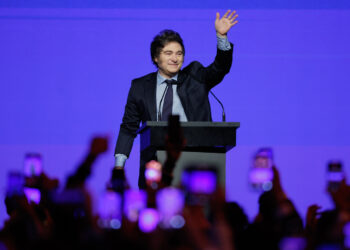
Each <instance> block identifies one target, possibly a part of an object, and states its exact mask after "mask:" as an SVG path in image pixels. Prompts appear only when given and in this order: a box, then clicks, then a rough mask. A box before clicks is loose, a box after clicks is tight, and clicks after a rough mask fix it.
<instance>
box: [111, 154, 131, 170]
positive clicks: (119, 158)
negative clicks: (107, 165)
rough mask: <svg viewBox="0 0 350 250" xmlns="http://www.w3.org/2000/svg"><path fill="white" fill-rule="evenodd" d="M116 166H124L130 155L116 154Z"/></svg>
mask: <svg viewBox="0 0 350 250" xmlns="http://www.w3.org/2000/svg"><path fill="white" fill-rule="evenodd" d="M114 157H115V164H114V166H115V167H124V165H125V162H126V159H128V157H127V156H126V155H124V154H116V155H115V156H114Z"/></svg>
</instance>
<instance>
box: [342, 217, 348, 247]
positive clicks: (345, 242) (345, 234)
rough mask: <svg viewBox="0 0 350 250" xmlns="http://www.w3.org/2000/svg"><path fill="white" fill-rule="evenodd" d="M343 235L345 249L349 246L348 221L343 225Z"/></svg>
mask: <svg viewBox="0 0 350 250" xmlns="http://www.w3.org/2000/svg"><path fill="white" fill-rule="evenodd" d="M343 235H344V247H345V249H349V248H350V222H347V223H345V225H344V226H343Z"/></svg>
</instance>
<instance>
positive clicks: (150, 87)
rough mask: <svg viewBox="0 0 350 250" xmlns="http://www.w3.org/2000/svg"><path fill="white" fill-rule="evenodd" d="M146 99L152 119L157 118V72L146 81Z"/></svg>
mask: <svg viewBox="0 0 350 250" xmlns="http://www.w3.org/2000/svg"><path fill="white" fill-rule="evenodd" d="M145 83H146V84H145V88H146V89H145V95H146V96H145V100H146V105H147V110H148V111H149V115H150V117H151V121H156V120H157V105H156V102H157V101H156V87H157V73H153V74H151V75H150V76H149V77H148V78H147V79H146V82H145Z"/></svg>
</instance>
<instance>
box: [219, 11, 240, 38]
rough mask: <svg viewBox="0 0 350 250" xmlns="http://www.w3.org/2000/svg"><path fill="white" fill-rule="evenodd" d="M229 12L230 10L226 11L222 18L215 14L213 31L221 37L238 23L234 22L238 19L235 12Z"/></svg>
mask: <svg viewBox="0 0 350 250" xmlns="http://www.w3.org/2000/svg"><path fill="white" fill-rule="evenodd" d="M230 12H231V10H228V11H226V13H225V14H224V15H223V16H222V18H220V13H219V12H216V19H215V30H216V32H217V33H218V34H219V35H221V36H225V35H226V34H227V32H228V31H229V30H230V29H231V28H232V27H233V26H234V25H235V24H236V23H237V22H238V21H237V20H236V19H237V17H238V15H237V14H236V11H232V12H231V13H230Z"/></svg>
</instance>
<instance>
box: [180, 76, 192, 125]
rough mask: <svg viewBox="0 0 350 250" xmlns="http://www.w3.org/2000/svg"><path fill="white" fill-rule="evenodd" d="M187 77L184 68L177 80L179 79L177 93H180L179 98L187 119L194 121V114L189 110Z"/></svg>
mask: <svg viewBox="0 0 350 250" xmlns="http://www.w3.org/2000/svg"><path fill="white" fill-rule="evenodd" d="M186 77H187V74H186V73H185V72H184V71H183V70H181V71H180V72H179V75H178V78H177V81H178V86H177V94H178V95H179V98H180V100H181V104H182V107H183V108H184V111H185V114H186V117H187V120H188V121H192V114H191V113H190V112H189V109H188V103H187V99H186V95H185V91H186V90H185V88H186V86H185V85H186V83H185V81H186ZM187 87H188V86H187Z"/></svg>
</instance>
